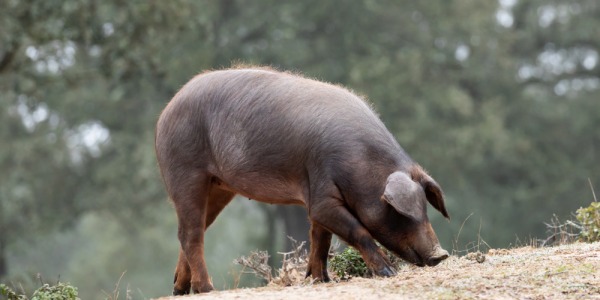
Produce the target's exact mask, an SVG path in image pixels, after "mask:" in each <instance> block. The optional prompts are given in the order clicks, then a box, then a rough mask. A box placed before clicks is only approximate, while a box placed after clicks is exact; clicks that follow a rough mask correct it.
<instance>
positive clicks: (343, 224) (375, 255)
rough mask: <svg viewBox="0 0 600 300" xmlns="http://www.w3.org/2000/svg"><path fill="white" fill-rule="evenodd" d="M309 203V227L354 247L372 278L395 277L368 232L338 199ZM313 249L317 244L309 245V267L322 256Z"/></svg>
mask: <svg viewBox="0 0 600 300" xmlns="http://www.w3.org/2000/svg"><path fill="white" fill-rule="evenodd" d="M315 200H316V199H315ZM313 204H314V205H313V206H312V207H311V209H310V213H309V216H310V219H311V222H312V224H315V223H316V224H317V225H319V226H321V227H323V228H325V229H327V230H328V231H330V232H332V233H335V234H336V235H337V236H339V237H340V238H341V239H343V240H344V241H346V242H347V243H348V244H349V245H351V246H352V247H354V248H356V249H357V250H358V251H359V252H360V254H361V255H362V257H363V259H364V260H365V262H366V263H367V266H368V267H369V268H370V269H371V270H372V271H373V273H374V274H375V275H377V276H384V277H389V276H394V275H396V271H395V270H394V268H393V267H392V265H391V263H390V262H389V260H388V259H387V258H386V257H385V255H384V254H383V252H382V251H381V249H379V247H378V246H377V244H376V243H375V240H374V239H373V237H372V236H371V234H370V233H369V231H367V229H366V228H365V227H364V226H363V225H362V224H361V223H360V222H359V221H358V219H356V217H354V215H352V214H351V213H350V212H349V211H348V209H347V208H346V207H345V206H344V205H343V203H342V202H341V201H340V200H339V199H336V198H332V197H331V198H326V199H320V201H318V200H317V201H313ZM313 226H314V225H313ZM317 247H318V246H317V245H314V244H313V245H311V257H310V258H311V262H309V266H310V267H311V268H312V266H314V265H316V263H317V261H318V260H317V261H315V258H317V257H322V255H317V253H320V254H322V252H323V251H322V249H321V250H317V249H316V248H317ZM313 253H314V254H315V255H313ZM310 271H311V270H309V272H310ZM313 276H314V274H313Z"/></svg>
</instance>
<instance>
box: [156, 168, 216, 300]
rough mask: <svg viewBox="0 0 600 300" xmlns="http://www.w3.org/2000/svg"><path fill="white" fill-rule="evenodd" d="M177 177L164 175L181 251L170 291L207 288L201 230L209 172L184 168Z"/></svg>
mask: <svg viewBox="0 0 600 300" xmlns="http://www.w3.org/2000/svg"><path fill="white" fill-rule="evenodd" d="M184 174H185V176H180V177H178V178H177V179H178V180H177V181H175V180H170V179H174V178H168V176H165V181H166V182H167V184H168V186H169V188H168V190H169V194H170V196H171V199H172V200H173V204H174V206H175V211H176V212H177V218H178V221H179V228H178V237H179V242H180V243H181V251H180V255H179V261H178V262H177V268H176V269H175V272H176V273H175V284H174V287H173V294H175V295H182V294H187V293H189V291H190V288H191V290H192V291H193V292H194V293H200V292H209V291H211V290H213V286H212V283H211V282H210V278H209V277H208V271H207V269H206V262H205V260H204V231H205V226H206V221H207V220H206V217H207V204H208V202H209V201H208V199H209V191H210V180H209V176H208V175H206V174H205V173H204V172H201V171H198V170H193V171H192V170H188V172H184Z"/></svg>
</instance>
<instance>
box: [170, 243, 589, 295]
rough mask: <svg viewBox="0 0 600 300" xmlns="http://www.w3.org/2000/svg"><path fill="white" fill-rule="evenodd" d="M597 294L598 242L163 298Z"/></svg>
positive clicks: (499, 251)
mask: <svg viewBox="0 0 600 300" xmlns="http://www.w3.org/2000/svg"><path fill="white" fill-rule="evenodd" d="M384 297H385V298H387V299H389V298H390V297H391V298H393V299H472V298H478V299H600V243H593V244H572V245H564V246H558V247H551V248H531V247H525V248H517V249H510V250H507V249H493V250H490V251H489V253H487V254H485V256H484V257H483V256H481V255H470V256H465V257H460V258H459V257H456V256H452V257H450V258H448V259H447V260H445V261H444V262H442V263H441V264H440V265H438V266H436V267H424V268H419V267H414V266H406V267H404V268H403V269H401V270H398V275H397V276H395V277H392V278H374V279H365V278H353V279H351V280H349V281H344V282H337V283H318V284H308V285H303V286H290V287H281V286H266V287H261V288H252V289H236V290H227V291H216V292H211V293H209V294H204V295H192V296H186V297H165V298H160V299H161V300H167V299H202V300H205V299H261V300H262V299H377V298H382V299H383V298H384Z"/></svg>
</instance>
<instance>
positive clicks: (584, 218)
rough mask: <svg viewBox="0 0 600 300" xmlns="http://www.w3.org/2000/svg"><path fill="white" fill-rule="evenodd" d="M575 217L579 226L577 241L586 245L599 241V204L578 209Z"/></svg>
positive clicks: (593, 203)
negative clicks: (586, 243)
mask: <svg viewBox="0 0 600 300" xmlns="http://www.w3.org/2000/svg"><path fill="white" fill-rule="evenodd" d="M576 217H577V221H579V223H580V225H581V232H580V233H579V239H580V240H581V241H584V242H588V243H591V242H597V241H600V202H592V204H590V206H588V207H585V208H580V209H578V210H577V216H576Z"/></svg>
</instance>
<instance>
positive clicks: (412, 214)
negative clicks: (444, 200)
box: [381, 172, 425, 222]
mask: <svg viewBox="0 0 600 300" xmlns="http://www.w3.org/2000/svg"><path fill="white" fill-rule="evenodd" d="M423 196H424V195H423V189H422V188H421V187H420V186H419V185H418V184H417V183H416V182H414V181H413V180H412V179H411V178H410V177H409V176H408V175H407V174H405V173H402V172H394V173H392V174H391V175H390V176H389V177H388V179H387V183H386V185H385V191H384V192H383V196H381V199H382V200H384V201H386V202H387V203H389V204H390V205H391V206H392V207H393V208H394V209H395V210H396V211H397V212H398V213H400V214H402V215H404V216H407V217H409V218H411V219H413V220H415V221H417V222H421V221H422V220H423V218H424V217H425V208H424V207H423V205H424V204H425V202H424V201H423V200H422V199H423Z"/></svg>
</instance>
